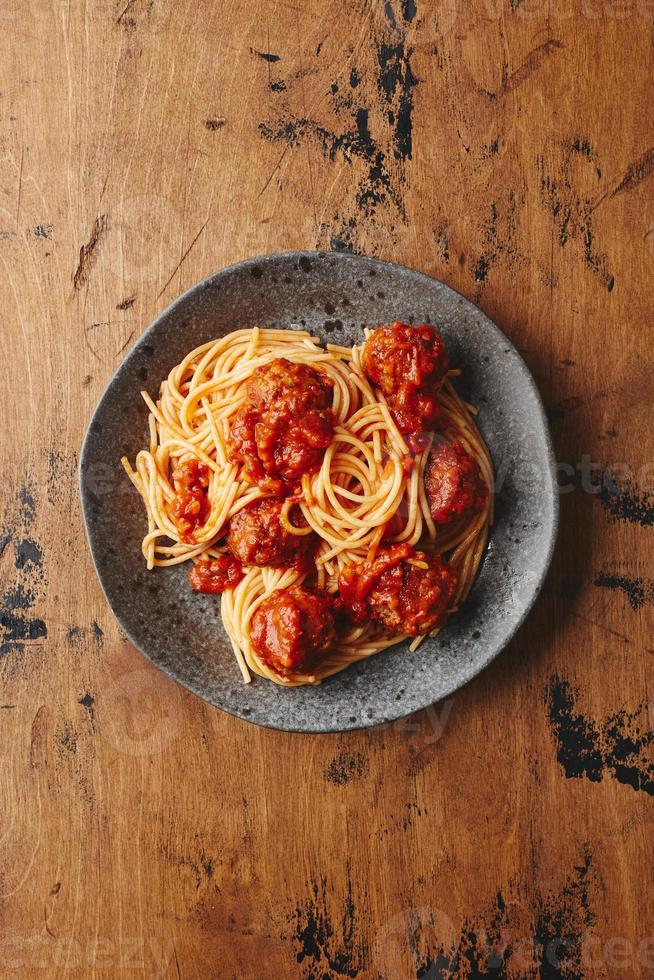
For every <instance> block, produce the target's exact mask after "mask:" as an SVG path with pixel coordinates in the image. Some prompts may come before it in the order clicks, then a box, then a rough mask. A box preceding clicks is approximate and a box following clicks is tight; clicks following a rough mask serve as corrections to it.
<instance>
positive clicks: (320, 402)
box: [228, 358, 334, 494]
mask: <svg viewBox="0 0 654 980" xmlns="http://www.w3.org/2000/svg"><path fill="white" fill-rule="evenodd" d="M247 391H248V400H247V401H246V403H245V404H244V405H243V406H241V408H240V409H239V411H238V412H237V413H236V415H235V417H234V419H233V420H232V424H231V428H230V435H229V440H228V451H229V455H230V459H231V460H232V461H233V462H236V463H241V464H242V465H243V468H244V473H245V477H246V479H248V480H249V481H250V482H252V483H258V484H259V486H261V487H262V488H263V489H266V490H269V491H270V492H271V493H274V494H282V493H285V492H287V491H288V489H289V486H292V484H293V483H296V482H297V481H298V480H300V479H301V478H302V476H303V475H304V474H305V473H310V472H312V471H313V470H316V469H318V468H319V466H320V464H321V463H322V459H323V456H324V454H325V449H326V448H327V447H328V446H329V444H330V443H331V441H332V438H333V436H334V415H333V412H332V410H331V408H329V405H330V404H331V401H332V386H331V381H330V380H329V379H328V378H327V376H326V375H324V374H323V373H322V371H319V370H316V369H315V368H312V367H311V366H309V365H307V364H293V363H291V362H290V361H287V360H286V359H285V358H277V359H276V360H274V361H272V362H271V363H270V364H266V365H264V366H263V367H260V368H257V370H256V371H255V372H254V373H253V375H252V377H251V378H250V380H249V382H248V385H247Z"/></svg>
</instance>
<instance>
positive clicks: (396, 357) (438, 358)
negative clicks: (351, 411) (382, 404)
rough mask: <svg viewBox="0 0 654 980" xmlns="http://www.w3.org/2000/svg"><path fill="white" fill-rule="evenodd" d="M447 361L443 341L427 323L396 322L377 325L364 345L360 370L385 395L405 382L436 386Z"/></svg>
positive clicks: (414, 384) (414, 385)
mask: <svg viewBox="0 0 654 980" xmlns="http://www.w3.org/2000/svg"><path fill="white" fill-rule="evenodd" d="M448 367H449V360H448V357H447V354H446V353H445V348H444V347H443V341H442V340H441V338H440V336H439V334H438V333H437V332H436V330H435V329H434V327H431V326H429V324H427V323H421V324H420V326H417V327H411V326H409V325H408V324H407V323H400V322H399V321H396V322H395V323H393V324H392V325H391V326H390V327H379V329H377V330H375V332H374V333H373V334H372V336H371V337H369V338H368V340H367V341H366V343H365V347H364V348H363V370H364V371H365V373H366V375H367V376H368V377H369V378H370V380H371V381H372V382H374V384H376V385H377V386H378V387H379V388H381V390H382V391H383V392H384V394H385V395H387V396H388V395H395V394H397V392H398V391H399V389H400V388H401V387H402V386H403V385H406V384H409V385H411V387H412V388H422V387H423V386H424V385H425V382H427V384H428V386H429V387H431V388H435V389H436V388H438V387H439V385H440V384H441V382H442V380H443V378H444V377H445V375H446V374H447V370H448Z"/></svg>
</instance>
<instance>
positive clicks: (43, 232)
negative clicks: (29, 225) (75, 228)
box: [34, 225, 52, 238]
mask: <svg viewBox="0 0 654 980" xmlns="http://www.w3.org/2000/svg"><path fill="white" fill-rule="evenodd" d="M51 235H52V225H37V226H36V228H35V229H34V237H35V238H50V236H51Z"/></svg>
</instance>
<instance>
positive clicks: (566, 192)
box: [537, 146, 615, 292]
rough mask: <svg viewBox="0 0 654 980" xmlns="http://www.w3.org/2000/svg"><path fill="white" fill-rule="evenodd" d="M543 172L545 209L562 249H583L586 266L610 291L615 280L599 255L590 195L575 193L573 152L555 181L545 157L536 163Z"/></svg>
mask: <svg viewBox="0 0 654 980" xmlns="http://www.w3.org/2000/svg"><path fill="white" fill-rule="evenodd" d="M537 163H538V169H539V172H540V190H541V196H542V199H543V202H544V204H545V207H546V208H547V210H548V211H549V212H550V214H551V216H552V219H553V221H554V225H555V228H556V230H557V232H558V240H559V246H560V247H561V248H564V247H565V246H566V245H568V243H569V242H572V241H576V242H577V243H578V244H579V245H580V246H581V253H582V258H583V260H584V262H585V264H586V266H587V267H588V268H589V269H590V270H591V271H592V272H593V273H594V274H595V275H596V276H598V277H599V279H600V281H601V282H602V284H603V285H604V286H605V287H606V288H607V289H608V290H609V292H610V291H611V290H612V289H613V287H614V285H615V278H614V276H613V275H612V274H611V272H610V271H609V268H608V258H607V256H606V255H605V254H604V253H603V252H600V251H598V249H597V246H596V243H595V234H594V227H593V211H594V210H595V207H596V205H594V204H593V202H592V200H591V198H590V196H589V195H588V194H584V193H580V192H579V191H578V189H576V187H575V184H574V181H573V178H572V170H571V151H570V147H569V146H568V147H567V149H566V150H565V155H564V158H563V160H562V161H561V166H560V169H559V171H558V173H557V176H556V177H552V176H551V175H550V174H548V173H547V172H546V168H545V160H544V157H542V156H540V157H538V160H537Z"/></svg>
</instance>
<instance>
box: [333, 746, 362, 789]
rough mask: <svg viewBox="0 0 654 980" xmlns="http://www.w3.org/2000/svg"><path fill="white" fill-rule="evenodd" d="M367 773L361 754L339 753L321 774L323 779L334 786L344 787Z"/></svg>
mask: <svg viewBox="0 0 654 980" xmlns="http://www.w3.org/2000/svg"><path fill="white" fill-rule="evenodd" d="M367 772H368V765H367V761H366V757H365V756H364V755H363V753H362V752H355V753H348V752H339V754H338V755H337V756H336V757H335V758H333V759H332V761H331V762H330V763H329V765H328V766H327V768H326V769H325V770H324V772H323V778H324V779H325V780H326V781H327V782H328V783H333V784H334V785H335V786H345V785H346V783H349V782H350V781H351V780H352V779H360V778H361V777H362V776H365V775H366V774H367Z"/></svg>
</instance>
